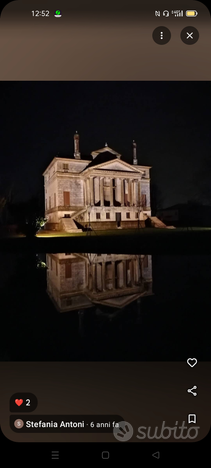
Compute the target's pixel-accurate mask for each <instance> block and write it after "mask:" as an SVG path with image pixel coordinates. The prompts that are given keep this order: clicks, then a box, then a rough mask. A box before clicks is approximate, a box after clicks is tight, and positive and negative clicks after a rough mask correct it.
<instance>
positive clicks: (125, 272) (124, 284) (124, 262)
mask: <svg viewBox="0 0 211 468" xmlns="http://www.w3.org/2000/svg"><path fill="white" fill-rule="evenodd" d="M122 263H123V288H126V284H127V278H126V276H127V271H126V260H123V261H122Z"/></svg>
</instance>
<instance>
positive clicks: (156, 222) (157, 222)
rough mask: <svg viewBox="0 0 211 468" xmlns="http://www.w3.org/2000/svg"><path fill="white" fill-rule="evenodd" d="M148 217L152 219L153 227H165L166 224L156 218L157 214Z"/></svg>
mask: <svg viewBox="0 0 211 468" xmlns="http://www.w3.org/2000/svg"><path fill="white" fill-rule="evenodd" d="M150 219H151V221H152V224H153V227H156V228H167V226H166V225H165V224H164V223H163V222H162V221H161V220H160V219H158V218H157V216H151V217H150Z"/></svg>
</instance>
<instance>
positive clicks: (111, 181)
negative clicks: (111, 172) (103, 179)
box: [110, 179, 114, 206]
mask: <svg viewBox="0 0 211 468" xmlns="http://www.w3.org/2000/svg"><path fill="white" fill-rule="evenodd" d="M110 206H114V193H113V179H110Z"/></svg>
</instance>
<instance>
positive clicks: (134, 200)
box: [133, 179, 137, 206]
mask: <svg viewBox="0 0 211 468" xmlns="http://www.w3.org/2000/svg"><path fill="white" fill-rule="evenodd" d="M136 188H137V180H136V179H134V181H133V203H134V205H135V206H137V195H136V193H137V192H136Z"/></svg>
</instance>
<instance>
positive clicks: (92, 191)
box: [90, 177, 94, 206]
mask: <svg viewBox="0 0 211 468" xmlns="http://www.w3.org/2000/svg"><path fill="white" fill-rule="evenodd" d="M90 204H91V206H93V205H94V177H90Z"/></svg>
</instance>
